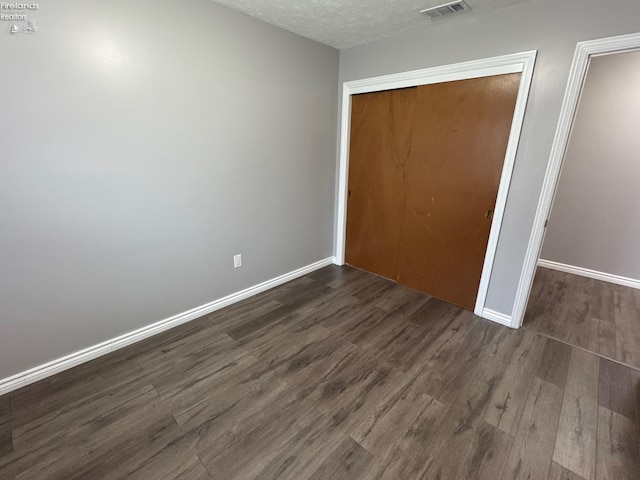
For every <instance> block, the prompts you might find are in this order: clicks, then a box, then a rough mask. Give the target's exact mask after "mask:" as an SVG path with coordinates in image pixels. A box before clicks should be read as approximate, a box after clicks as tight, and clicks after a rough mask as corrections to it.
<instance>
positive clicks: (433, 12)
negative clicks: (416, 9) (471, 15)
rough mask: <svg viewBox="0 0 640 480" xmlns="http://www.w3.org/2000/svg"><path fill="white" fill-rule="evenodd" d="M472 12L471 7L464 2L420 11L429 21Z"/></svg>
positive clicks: (459, 0)
mask: <svg viewBox="0 0 640 480" xmlns="http://www.w3.org/2000/svg"><path fill="white" fill-rule="evenodd" d="M470 10H471V7H470V6H469V5H467V4H466V3H465V2H464V1H463V0H458V1H457V2H449V3H443V4H442V5H438V6H436V7H431V8H426V9H424V10H420V13H421V14H423V15H424V16H425V17H427V18H428V19H429V20H434V19H436V18H442V17H448V16H449V15H453V14H454V13H462V12H468V11H470Z"/></svg>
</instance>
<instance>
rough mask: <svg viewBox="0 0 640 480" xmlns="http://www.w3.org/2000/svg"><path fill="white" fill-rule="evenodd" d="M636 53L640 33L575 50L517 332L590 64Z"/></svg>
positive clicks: (522, 286)
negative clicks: (603, 57) (596, 58)
mask: <svg viewBox="0 0 640 480" xmlns="http://www.w3.org/2000/svg"><path fill="white" fill-rule="evenodd" d="M637 49H640V33H634V34H631V35H621V36H618V37H610V38H603V39H599V40H589V41H586V42H580V43H578V45H577V46H576V51H575V54H574V57H573V63H572V65H571V71H570V73H569V80H568V82H567V88H566V91H565V94H564V100H563V102H562V109H561V110H560V119H559V120H558V127H557V129H556V134H555V138H554V140H553V145H552V147H551V155H550V158H549V163H548V165H547V171H546V173H545V177H544V182H543V184H542V191H541V193H540V199H539V201H538V207H537V210H536V215H535V217H534V221H533V228H532V230H531V236H530V237H529V244H528V245H527V251H526V254H525V259H524V264H523V267H522V272H521V274H520V280H519V282H518V289H517V291H516V298H515V302H514V306H513V313H512V315H511V316H512V318H513V323H514V325H513V326H514V327H515V328H519V327H520V326H522V322H523V320H524V314H525V311H526V308H527V302H528V301H529V294H530V292H531V287H532V285H533V278H534V276H535V273H536V265H537V263H538V258H539V256H540V251H541V249H542V242H543V240H544V234H545V222H546V221H547V219H548V218H549V213H550V212H551V206H552V204H553V199H554V197H555V192H556V188H557V185H558V179H559V178H560V172H561V169H562V163H563V160H564V155H565V152H566V150H567V146H568V144H569V138H570V136H571V130H572V127H573V119H574V117H575V113H576V110H577V108H578V103H579V101H580V95H581V93H582V86H583V85H584V80H585V78H586V76H587V69H588V68H589V61H590V59H591V57H594V56H599V55H607V54H612V53H620V52H625V51H631V50H637Z"/></svg>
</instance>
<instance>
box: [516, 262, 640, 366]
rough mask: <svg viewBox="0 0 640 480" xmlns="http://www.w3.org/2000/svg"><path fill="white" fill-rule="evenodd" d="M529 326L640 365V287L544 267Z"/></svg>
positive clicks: (540, 270) (532, 299) (532, 300)
mask: <svg viewBox="0 0 640 480" xmlns="http://www.w3.org/2000/svg"><path fill="white" fill-rule="evenodd" d="M524 327H525V328H530V329H533V330H535V331H536V332H540V333H543V334H545V335H549V336H551V337H554V338H557V339H559V340H561V341H563V342H567V343H569V344H571V345H575V346H577V347H580V348H584V349H586V350H588V351H590V352H593V353H595V354H598V355H602V356H605V357H608V358H610V359H613V360H616V361H618V362H622V363H624V364H626V365H629V366H631V367H634V368H637V369H640V290H636V289H633V288H629V287H623V286H620V285H615V284H613V283H608V282H602V281H599V280H593V279H590V278H585V277H580V276H577V275H572V274H570V273H564V272H558V271H556V270H551V269H548V268H541V267H539V268H538V270H537V272H536V278H535V280H534V283H533V288H532V291H531V297H530V299H529V305H528V307H527V313H526V315H525V319H524Z"/></svg>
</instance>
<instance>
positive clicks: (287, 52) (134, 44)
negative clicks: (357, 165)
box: [0, 0, 338, 378]
mask: <svg viewBox="0 0 640 480" xmlns="http://www.w3.org/2000/svg"><path fill="white" fill-rule="evenodd" d="M32 17H33V18H34V19H36V21H37V24H38V26H39V29H40V30H39V33H38V34H37V35H34V36H10V35H9V34H8V33H7V31H8V29H9V24H8V23H7V22H2V25H0V27H2V33H0V58H1V59H2V74H1V75H0V92H2V110H1V114H2V116H1V117H0V132H1V133H0V136H1V137H0V138H1V139H2V151H1V153H0V203H1V205H2V209H0V225H1V229H2V232H1V234H0V305H1V318H0V378H4V377H7V376H10V375H12V374H15V373H18V372H20V371H22V370H25V369H27V368H30V367H33V366H36V365H39V364H41V363H43V362H47V361H49V360H52V359H55V358H58V357H60V356H63V355H66V354H68V353H71V352H74V351H77V350H78V349H82V348H85V347H87V346H90V345H93V344H96V343H98V342H101V341H104V340H107V339H110V338H112V337H114V336H116V335H120V334H123V333H126V332H128V331H131V330H133V329H136V328H139V327H142V326H144V325H148V324H150V323H153V322H156V321H159V320H162V319H164V318H167V317H169V316H172V315H174V314H178V313H180V312H183V311H186V310H188V309H191V308H193V307H197V306H200V305H202V304H205V303H208V302H210V301H213V300H215V299H217V298H220V297H222V296H225V295H227V294H229V293H232V292H236V291H238V290H241V289H243V288H246V287H249V286H252V285H255V284H257V283H259V282H262V281H264V280H267V279H270V278H273V277H275V276H277V275H280V274H283V273H285V272H289V271H291V270H294V269H296V268H299V267H302V266H304V265H308V264H310V263H312V262H315V261H317V260H320V259H322V258H326V257H329V256H331V255H332V254H333V253H332V249H333V244H332V229H333V208H334V196H335V194H334V175H335V143H336V142H335V132H336V118H337V112H336V110H337V103H338V100H337V88H336V82H337V79H338V52H337V51H336V50H334V49H332V48H329V47H326V46H323V45H320V44H317V43H314V42H312V41H310V40H306V39H303V38H301V37H298V36H296V35H293V34H291V33H288V32H285V31H283V30H280V29H277V28H275V27H272V26H269V25H267V24H265V23H261V22H259V21H257V20H254V19H251V18H250V17H247V16H244V15H241V14H239V13H236V12H233V11H231V10H228V9H226V8H224V7H220V6H217V5H215V4H213V3H212V2H209V1H207V0H189V1H181V2H177V1H168V0H155V1H153V2H152V1H145V0H142V1H136V2H128V1H124V0H110V1H98V0H65V1H61V0H51V1H47V2H44V3H42V2H41V4H40V10H38V11H37V12H35V13H34V14H33V15H32ZM5 27H6V29H5ZM235 253H242V254H243V259H244V263H245V266H244V267H243V268H241V269H238V270H234V269H233V268H232V265H233V262H232V256H233V254H235Z"/></svg>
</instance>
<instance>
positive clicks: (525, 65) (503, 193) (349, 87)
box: [335, 50, 537, 328]
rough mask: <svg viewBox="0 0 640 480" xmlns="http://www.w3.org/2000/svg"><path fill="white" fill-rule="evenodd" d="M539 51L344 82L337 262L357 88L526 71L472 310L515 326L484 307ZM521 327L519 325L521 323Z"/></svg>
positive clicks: (341, 255) (340, 256) (340, 258)
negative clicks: (354, 99)
mask: <svg viewBox="0 0 640 480" xmlns="http://www.w3.org/2000/svg"><path fill="white" fill-rule="evenodd" d="M536 54H537V51H535V50H533V51H529V52H522V53H516V54H511V55H503V56H499V57H491V58H487V59H482V60H475V61H471V62H463V63H456V64H452V65H445V66H440V67H433V68H427V69H422V70H413V71H409V72H403V73H396V74H392V75H385V76H380V77H372V78H365V79H362V80H354V81H350V82H344V84H343V87H342V118H341V132H340V157H339V171H338V175H339V178H338V192H337V195H338V198H337V207H338V208H337V210H338V211H337V220H336V239H335V245H336V247H335V258H336V264H338V265H344V259H345V239H346V228H347V223H346V222H347V193H348V192H347V190H348V173H349V143H350V139H349V135H350V127H351V96H352V95H356V94H359V93H371V92H379V91H382V90H391V89H395V88H406V87H415V86H418V85H428V84H433V83H442V82H452V81H457V80H466V79H470V78H480V77H488V76H493V75H503V74H507V73H522V77H521V80H520V88H519V90H518V99H517V101H516V108H515V111H514V115H513V122H512V124H511V131H510V134H509V142H508V144H507V151H506V155H505V160H504V164H503V167H502V175H501V177H500V185H499V187H498V197H497V200H496V206H495V211H494V216H493V220H492V222H491V230H490V233H489V242H488V245H487V251H486V253H485V258H484V263H483V268H482V276H481V279H480V286H479V288H478V295H477V297H476V303H475V308H474V313H475V314H476V315H478V316H480V317H483V318H486V319H488V320H493V321H495V322H498V323H501V324H503V325H507V326H509V327H515V328H517V326H516V325H513V324H512V319H511V318H509V317H507V316H506V315H503V314H500V313H498V312H493V311H491V310H489V309H486V308H485V302H486V297H487V290H488V287H489V279H490V277H491V271H492V269H493V262H494V260H495V253H496V248H497V246H498V237H499V234H500V228H501V226H502V219H503V216H504V210H505V206H506V203H507V194H508V192H509V185H510V183H511V176H512V173H513V167H514V163H515V158H516V153H517V149H518V142H519V140H520V133H521V131H522V123H523V121H524V114H525V109H526V105H527V100H528V97H529V90H530V87H531V80H532V78H533V68H534V65H535V60H536ZM518 326H519V325H518Z"/></svg>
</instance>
